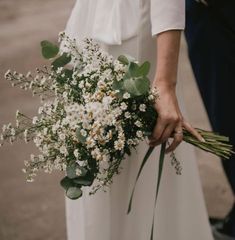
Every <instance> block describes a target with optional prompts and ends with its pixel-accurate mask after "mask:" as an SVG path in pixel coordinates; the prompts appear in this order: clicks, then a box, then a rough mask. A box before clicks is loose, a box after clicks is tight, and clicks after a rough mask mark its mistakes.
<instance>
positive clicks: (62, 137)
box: [59, 133, 66, 141]
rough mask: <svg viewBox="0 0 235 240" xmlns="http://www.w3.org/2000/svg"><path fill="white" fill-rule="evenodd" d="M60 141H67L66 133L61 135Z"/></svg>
mask: <svg viewBox="0 0 235 240" xmlns="http://www.w3.org/2000/svg"><path fill="white" fill-rule="evenodd" d="M59 138H60V140H62V141H64V140H65V139H66V135H65V134H64V133H60V134H59Z"/></svg>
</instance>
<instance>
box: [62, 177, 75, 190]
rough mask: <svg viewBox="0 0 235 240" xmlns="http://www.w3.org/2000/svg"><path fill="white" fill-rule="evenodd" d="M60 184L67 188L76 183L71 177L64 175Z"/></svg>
mask: <svg viewBox="0 0 235 240" xmlns="http://www.w3.org/2000/svg"><path fill="white" fill-rule="evenodd" d="M60 185H61V186H62V187H63V188H64V189H65V190H67V189H68V188H69V187H73V186H74V183H73V181H72V180H71V179H69V178H68V177H64V178H63V179H62V180H61V181H60Z"/></svg>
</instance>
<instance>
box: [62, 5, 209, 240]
mask: <svg viewBox="0 0 235 240" xmlns="http://www.w3.org/2000/svg"><path fill="white" fill-rule="evenodd" d="M105 2H106V3H107V5H104V3H105ZM113 2H114V0H78V1H77V4H76V5H75V7H74V9H73V12H72V14H71V17H70V19H69V21H68V24H67V28H66V32H67V34H69V35H70V36H72V37H79V38H82V37H85V36H90V37H93V38H95V39H96V40H97V41H98V42H100V44H101V46H102V47H103V48H104V49H105V50H107V51H108V52H109V53H110V54H112V55H113V56H115V57H116V56H118V55H120V54H123V53H126V54H129V55H132V56H133V57H135V58H136V59H138V60H139V61H140V62H142V61H144V60H149V61H150V62H151V64H152V69H151V73H150V78H151V79H152V78H153V76H154V72H155V69H154V66H155V61H156V59H155V56H156V49H155V48H156V39H155V37H152V35H154V34H157V33H159V32H161V31H164V30H168V29H182V28H183V27H184V17H183V15H184V14H182V12H183V11H184V7H183V5H182V4H183V2H184V1H182V0H174V1H172V0H163V1H162V0H161V1H160V0H151V2H150V0H138V1H137V0H117V1H115V4H113ZM117 2H119V3H120V4H121V2H122V3H123V2H125V3H126V6H129V7H131V9H132V10H133V9H134V10H135V11H131V9H129V10H130V11H128V9H125V7H124V5H125V4H124V5H123V6H122V7H123V11H121V12H120V9H121V8H120V6H121V5H118V6H117V5H116V4H117ZM133 2H134V3H135V4H132V3H133ZM177 2H178V3H177ZM111 3H112V4H111ZM157 3H158V4H157ZM169 3H170V5H169ZM177 4H179V6H178V5H177ZM160 6H161V7H160ZM164 6H165V8H164ZM172 6H173V7H172ZM158 7H159V9H158V15H156V12H157V11H155V8H156V9H157V8H158ZM109 8H110V9H109ZM97 9H99V11H101V10H102V11H101V12H99V11H98V12H97ZM111 9H112V11H111ZM177 9H178V10H177ZM162 11H163V12H162ZM164 11H166V12H165V13H164ZM168 11H170V13H169V14H168ZM172 11H173V13H172ZM175 11H176V12H177V11H178V12H177V13H175ZM114 13H115V14H114ZM128 13H129V15H128ZM97 14H98V16H97ZM113 15H115V17H113ZM167 15H169V17H167ZM118 16H119V17H118ZM158 16H159V18H158ZM104 19H106V21H104ZM95 20H96V21H95ZM99 20H100V21H101V22H99ZM108 20H109V21H108ZM92 21H95V22H92ZM125 21H126V23H127V24H126V25H125ZM161 21H163V22H161ZM117 22H118V23H119V25H118V24H117ZM101 23H102V25H103V26H106V27H105V29H101V27H102V25H101ZM106 23H107V25H108V26H107V25H106ZM111 23H112V24H113V25H112V24H111ZM130 23H131V24H130ZM129 24H130V25H129ZM122 25H125V28H124V29H122V28H120V26H122ZM112 26H113V28H112ZM117 26H119V27H117ZM131 26H132V27H131ZM98 28H100V31H98V32H97V29H98ZM178 98H179V102H180V105H181V110H182V111H183V113H184V115H185V112H184V106H183V101H182V99H181V94H180V82H179V83H178ZM147 148H148V146H147V144H146V143H145V142H143V143H141V144H140V146H139V147H138V149H137V151H136V152H135V151H133V153H132V155H131V157H127V158H126V159H125V161H123V163H122V166H123V170H122V172H121V174H120V175H118V176H116V177H115V179H114V183H113V185H112V186H111V188H110V190H109V191H108V192H102V191H100V192H98V193H96V194H95V195H92V196H89V195H88V192H89V191H88V190H87V191H85V192H84V194H83V197H82V198H81V199H79V200H76V201H73V200H69V199H66V218H67V236H68V240H148V239H150V234H151V225H152V218H153V214H154V196H155V191H156V184H157V172H158V158H159V149H156V151H155V152H153V154H152V156H151V158H150V159H149V160H148V162H147V164H146V166H145V168H144V170H143V173H142V175H141V177H140V178H139V181H138V183H137V187H136V191H135V195H134V199H133V206H132V212H131V213H130V214H129V215H127V214H126V211H127V207H128V201H129V198H130V193H131V190H132V188H133V184H134V180H135V178H136V175H137V171H138V169H139V167H140V164H141V161H142V159H143V156H144V154H145V152H146V150H147ZM176 156H177V158H178V160H180V161H181V164H182V166H183V172H182V175H181V176H178V175H176V173H175V169H174V167H172V166H171V162H170V158H169V156H168V157H166V159H165V165H164V171H163V177H162V182H161V186H160V192H159V198H158V202H157V208H156V211H155V216H156V221H155V226H154V240H212V234H211V230H210V226H209V223H208V216H207V211H206V208H205V203H204V199H203V194H202V189H201V183H200V179H199V174H198V168H197V164H196V159H195V154H194V151H193V148H192V147H191V146H190V145H188V144H185V143H183V144H181V145H180V146H179V147H178V148H177V151H176Z"/></svg>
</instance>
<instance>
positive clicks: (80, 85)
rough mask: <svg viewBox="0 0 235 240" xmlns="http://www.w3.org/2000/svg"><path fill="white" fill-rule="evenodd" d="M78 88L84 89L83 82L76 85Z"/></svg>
mask: <svg viewBox="0 0 235 240" xmlns="http://www.w3.org/2000/svg"><path fill="white" fill-rule="evenodd" d="M78 86H79V88H84V81H83V80H82V81H81V82H80V83H79V84H78Z"/></svg>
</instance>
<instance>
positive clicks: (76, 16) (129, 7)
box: [66, 0, 185, 45]
mask: <svg viewBox="0 0 235 240" xmlns="http://www.w3.org/2000/svg"><path fill="white" fill-rule="evenodd" d="M141 1H151V28H152V35H153V36H154V35H156V34H158V33H160V32H164V31H166V30H172V29H184V26H185V0H77V1H76V4H75V6H74V8H73V11H72V13H71V16H70V18H69V20H68V23H67V27H66V32H67V33H68V34H69V35H70V36H71V37H74V38H79V39H82V38H84V37H91V38H94V39H96V40H98V41H101V42H104V43H106V44H111V45H113V44H121V43H122V40H127V39H129V38H131V37H134V36H136V35H137V29H138V18H139V9H140V7H141V6H140V3H141Z"/></svg>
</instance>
